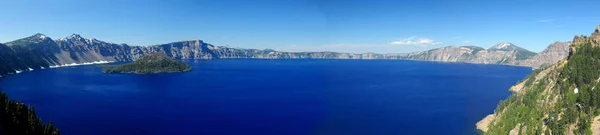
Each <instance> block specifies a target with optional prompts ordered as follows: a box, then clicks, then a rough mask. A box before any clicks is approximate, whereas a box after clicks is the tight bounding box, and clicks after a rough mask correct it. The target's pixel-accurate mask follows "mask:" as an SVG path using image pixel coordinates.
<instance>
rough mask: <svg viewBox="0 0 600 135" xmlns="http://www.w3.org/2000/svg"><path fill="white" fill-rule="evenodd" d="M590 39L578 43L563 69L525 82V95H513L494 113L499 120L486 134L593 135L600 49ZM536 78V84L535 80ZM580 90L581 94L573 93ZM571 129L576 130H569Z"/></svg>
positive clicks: (598, 94) (597, 107)
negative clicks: (592, 127) (592, 126)
mask: <svg viewBox="0 0 600 135" xmlns="http://www.w3.org/2000/svg"><path fill="white" fill-rule="evenodd" d="M595 45H598V43H597V42H595V41H593V40H590V41H588V42H582V43H579V44H576V45H575V46H576V50H577V51H576V53H573V54H572V55H571V56H570V57H569V59H568V62H567V63H566V64H565V65H564V67H560V66H558V65H555V66H551V67H547V68H552V69H548V73H547V74H546V76H543V77H540V78H536V77H535V76H536V75H538V74H539V73H540V72H541V71H543V70H546V69H547V68H544V69H539V70H536V71H535V72H534V73H532V74H531V75H529V76H528V77H527V78H526V79H525V80H523V81H524V89H525V92H524V93H513V94H512V95H511V96H510V97H509V98H508V99H506V100H504V101H501V102H500V103H499V104H498V107H497V108H496V110H495V113H496V114H497V115H498V117H497V118H496V120H495V121H494V122H493V123H492V124H491V125H489V130H488V131H487V132H486V134H491V135H505V134H509V132H510V131H511V130H516V129H519V130H518V132H519V133H520V134H527V135H529V134H541V133H552V134H565V133H567V132H571V131H572V132H573V133H575V134H591V129H590V127H591V123H592V119H593V118H594V117H595V116H598V115H599V114H600V112H599V110H600V83H599V80H600V47H593V46H595ZM536 79H537V81H536ZM574 89H578V93H575V92H574ZM570 126H572V127H573V128H570Z"/></svg>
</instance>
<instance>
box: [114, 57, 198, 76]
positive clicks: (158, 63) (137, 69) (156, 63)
mask: <svg viewBox="0 0 600 135" xmlns="http://www.w3.org/2000/svg"><path fill="white" fill-rule="evenodd" d="M103 68H104V69H103V72H104V73H135V74H150V73H173V72H188V71H191V70H192V67H191V66H189V65H187V64H185V63H183V62H181V61H178V60H175V59H172V58H169V57H168V56H166V55H165V54H162V53H150V54H146V55H144V56H143V57H141V58H139V59H138V60H136V61H134V62H132V63H129V64H125V65H121V66H105V67H103Z"/></svg>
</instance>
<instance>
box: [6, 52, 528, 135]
mask: <svg viewBox="0 0 600 135" xmlns="http://www.w3.org/2000/svg"><path fill="white" fill-rule="evenodd" d="M185 62H186V63H188V64H190V65H191V66H192V67H193V68H194V69H193V70H192V71H191V72H188V73H174V74H152V75H133V74H103V73H102V72H101V69H100V68H98V67H96V66H93V65H92V66H77V67H63V68H53V69H44V70H36V71H32V72H24V73H21V74H18V75H13V76H9V77H4V78H0V88H1V89H2V90H3V91H4V92H6V93H8V94H9V96H10V97H11V98H12V99H20V100H22V101H23V102H25V103H26V104H31V105H33V106H34V107H35V109H36V112H37V114H38V116H40V117H42V119H43V120H45V121H47V120H52V122H53V123H54V124H55V126H57V127H58V128H59V129H60V130H61V133H62V134H64V135H138V134H145V135H178V134H181V135H183V134H219V135H240V134H243V135H247V134H256V135H284V134H285V135H313V134H314V135H350V134H352V135H376V134H377V135H398V134H448V135H452V134H458V135H463V134H477V131H476V129H475V123H476V122H477V121H479V120H480V119H482V118H483V117H485V116H486V115H488V114H491V113H493V111H494V109H495V108H496V105H497V104H498V102H499V101H500V100H502V99H505V98H507V97H508V96H509V95H510V92H509V91H508V88H510V86H512V85H514V84H516V83H517V82H518V81H519V80H521V79H523V78H524V77H525V76H526V75H528V74H529V73H531V72H532V71H531V68H526V67H514V66H502V65H476V64H459V63H438V62H420V61H401V60H308V59H307V60H256V59H255V60H252V59H221V60H196V61H193V60H189V61H185Z"/></svg>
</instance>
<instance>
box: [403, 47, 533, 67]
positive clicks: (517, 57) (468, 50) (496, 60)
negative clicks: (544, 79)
mask: <svg viewBox="0 0 600 135" xmlns="http://www.w3.org/2000/svg"><path fill="white" fill-rule="evenodd" d="M534 55H536V54H535V53H534V52H531V51H528V50H525V49H523V48H521V47H518V46H516V45H514V44H512V43H500V44H498V45H495V46H493V47H491V48H489V49H487V50H486V49H483V48H481V47H476V46H448V47H443V48H438V49H432V50H429V51H423V52H415V53H408V54H404V55H402V54H400V55H399V56H398V57H397V58H398V59H407V60H427V61H441V62H463V63H476V64H507V65H519V63H520V62H521V61H523V60H526V59H529V58H531V57H533V56H534ZM534 68H537V67H534Z"/></svg>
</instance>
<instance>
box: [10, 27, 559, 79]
mask: <svg viewBox="0 0 600 135" xmlns="http://www.w3.org/2000/svg"><path fill="white" fill-rule="evenodd" d="M560 45H563V44H557V45H556V46H560ZM558 48H560V47H558ZM547 50H548V52H546V51H545V52H546V53H544V52H543V53H541V54H551V55H543V56H537V57H534V55H535V53H533V52H530V51H527V50H525V49H523V48H520V47H518V46H515V45H513V44H511V43H501V44H498V45H496V46H494V47H491V48H489V49H487V50H486V49H483V48H481V47H476V46H459V47H456V46H448V47H443V48H438V49H432V50H429V51H422V52H414V53H396V54H376V53H363V54H350V53H337V52H279V51H274V50H270V49H265V50H258V49H240V48H229V47H223V46H214V45H211V44H208V43H205V42H203V41H202V40H188V41H179V42H173V43H168V44H161V45H152V46H130V45H127V44H116V43H110V42H105V41H101V40H97V39H93V38H83V37H81V36H80V35H77V34H73V35H71V36H69V37H65V38H60V39H58V40H52V39H51V38H50V37H47V36H45V35H43V34H35V35H33V36H30V37H26V38H23V39H19V40H15V41H12V42H8V43H5V44H0V63H2V64H1V65H0V75H7V74H15V73H19V72H21V71H27V70H35V69H41V68H48V67H54V66H58V65H69V64H73V63H90V62H106V61H132V60H135V59H137V58H139V57H141V56H143V55H144V54H148V53H153V52H158V53H164V54H166V55H167V56H169V57H172V58H176V59H218V58H258V59H402V60H424V61H440V62H463V63H477V64H507V65H518V66H531V67H533V68H538V67H539V66H541V65H545V64H550V63H553V62H555V61H558V59H562V58H561V56H563V55H558V54H563V53H565V52H557V51H565V50H561V49H547ZM555 54H556V55H555ZM530 58H536V60H529V61H527V60H528V59H530Z"/></svg>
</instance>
